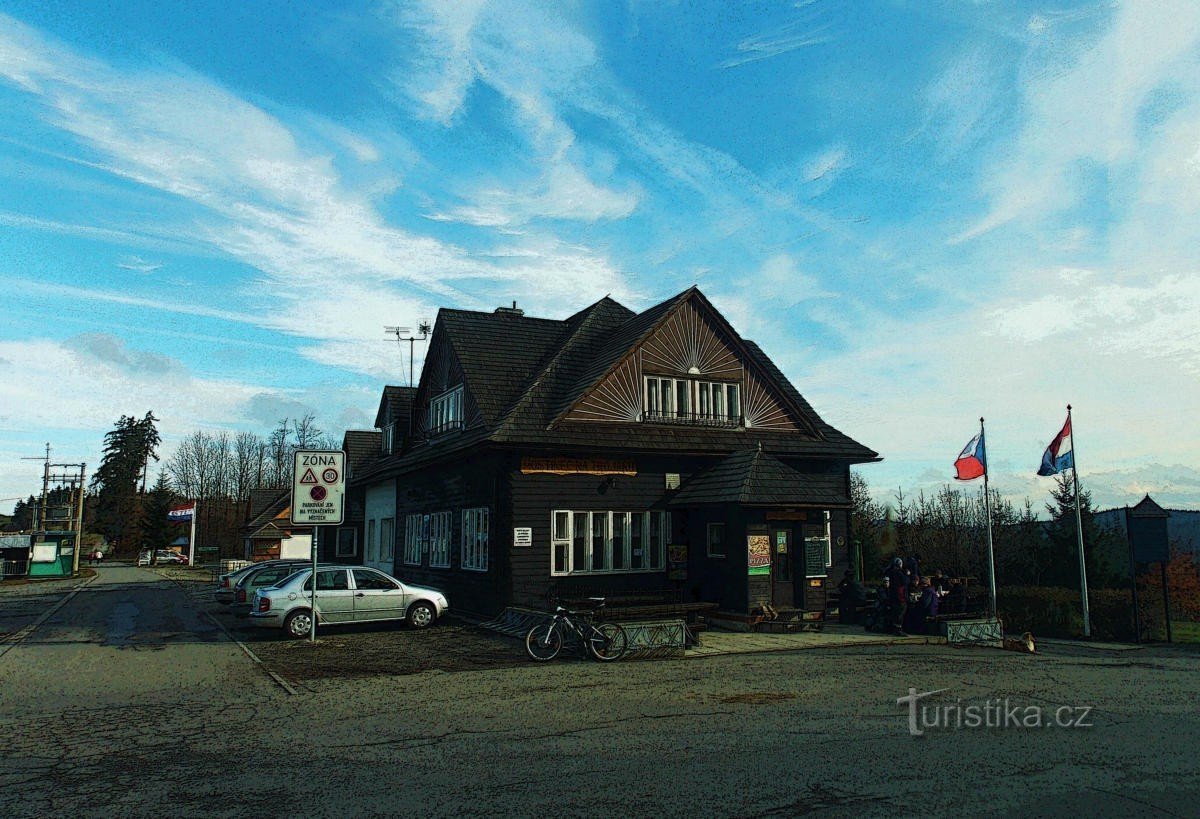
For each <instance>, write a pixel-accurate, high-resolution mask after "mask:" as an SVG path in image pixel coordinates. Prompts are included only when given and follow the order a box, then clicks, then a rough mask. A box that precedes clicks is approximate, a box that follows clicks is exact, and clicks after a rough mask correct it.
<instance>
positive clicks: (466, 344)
mask: <svg viewBox="0 0 1200 819" xmlns="http://www.w3.org/2000/svg"><path fill="white" fill-rule="evenodd" d="M437 320H438V323H439V324H440V325H441V329H442V330H443V331H444V332H445V334H446V340H447V342H448V343H449V345H450V348H451V349H452V350H453V351H454V356H455V358H456V359H457V360H458V364H459V366H460V367H462V370H463V376H464V379H465V381H466V388H467V390H468V391H469V392H470V394H471V397H472V398H473V399H474V400H475V405H476V406H477V407H478V408H479V411H480V413H481V414H482V415H483V422H484V424H485V425H487V426H492V425H493V424H495V423H496V421H497V420H499V418H500V417H501V416H502V415H503V414H504V412H505V410H507V409H508V408H509V407H510V406H512V404H513V402H514V401H515V400H516V399H517V398H518V397H519V396H520V395H521V393H522V392H524V391H525V388H526V386H527V385H528V384H529V382H530V381H531V380H532V379H533V377H534V376H535V375H536V374H537V372H538V369H539V365H540V364H542V363H543V361H545V359H547V358H548V357H550V356H551V355H552V354H553V353H554V351H555V350H556V349H557V347H558V346H559V345H561V344H562V342H563V340H564V338H563V336H564V335H565V333H564V330H565V325H566V322H562V321H555V320H554V319H540V318H528V317H526V316H521V315H517V314H514V313H511V312H500V313H478V312H473V311H467V310H448V309H444V308H443V309H442V310H439V311H438V319H437Z"/></svg>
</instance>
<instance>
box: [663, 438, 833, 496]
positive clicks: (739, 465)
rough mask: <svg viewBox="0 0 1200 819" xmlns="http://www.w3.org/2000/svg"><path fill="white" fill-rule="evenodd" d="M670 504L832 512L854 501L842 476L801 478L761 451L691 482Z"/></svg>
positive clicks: (738, 456)
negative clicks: (729, 504)
mask: <svg viewBox="0 0 1200 819" xmlns="http://www.w3.org/2000/svg"><path fill="white" fill-rule="evenodd" d="M670 503H671V505H672V506H698V505H704V504H713V503H734V504H740V505H742V506H820V507H824V508H831V507H848V506H850V498H848V497H846V495H845V492H844V487H843V484H842V476H841V475H839V474H830V475H829V476H828V477H825V476H813V475H801V474H800V473H799V472H797V471H796V470H795V469H792V468H791V467H790V466H788V465H787V464H785V463H783V462H782V461H780V460H779V459H778V458H775V457H773V456H771V455H769V454H767V453H766V452H764V451H763V450H762V449H761V448H757V449H748V450H743V451H741V452H735V453H733V454H732V455H729V456H727V457H726V458H724V459H723V460H721V461H719V462H717V463H716V464H714V465H713V466H711V467H709V468H708V469H706V470H703V471H701V472H698V473H696V474H695V475H693V476H692V477H690V478H688V480H687V482H686V483H684V484H683V486H681V487H680V488H679V491H678V492H677V493H676V495H675V497H674V498H672V499H671V501H670Z"/></svg>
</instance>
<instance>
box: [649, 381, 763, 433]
mask: <svg viewBox="0 0 1200 819" xmlns="http://www.w3.org/2000/svg"><path fill="white" fill-rule="evenodd" d="M642 417H643V418H644V419H645V420H647V421H665V422H675V423H692V424H700V425H708V426H736V425H738V424H740V423H742V401H741V387H740V386H739V385H737V384H731V383H728V382H720V381H699V380H696V379H692V378H667V377H663V376H657V375H648V376H646V377H645V381H644V384H643V388H642Z"/></svg>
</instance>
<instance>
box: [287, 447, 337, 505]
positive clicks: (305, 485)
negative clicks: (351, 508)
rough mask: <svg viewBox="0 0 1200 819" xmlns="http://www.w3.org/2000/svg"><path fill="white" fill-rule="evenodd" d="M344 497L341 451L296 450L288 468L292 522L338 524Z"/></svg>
mask: <svg viewBox="0 0 1200 819" xmlns="http://www.w3.org/2000/svg"><path fill="white" fill-rule="evenodd" d="M345 497H346V453H345V452H342V451H341V450H336V449H329V450H313V449H301V450H297V452H296V461H295V464H294V469H293V471H292V523H341V522H342V517H343V515H344V513H345V503H344V502H343V501H344V499H345Z"/></svg>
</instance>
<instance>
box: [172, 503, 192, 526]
mask: <svg viewBox="0 0 1200 819" xmlns="http://www.w3.org/2000/svg"><path fill="white" fill-rule="evenodd" d="M195 513H196V504H194V503H193V504H192V505H191V506H184V507H181V508H178V509H170V510H168V511H167V520H169V521H172V522H173V523H185V522H187V521H189V520H191V519H192V516H193V515H194V514H195Z"/></svg>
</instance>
